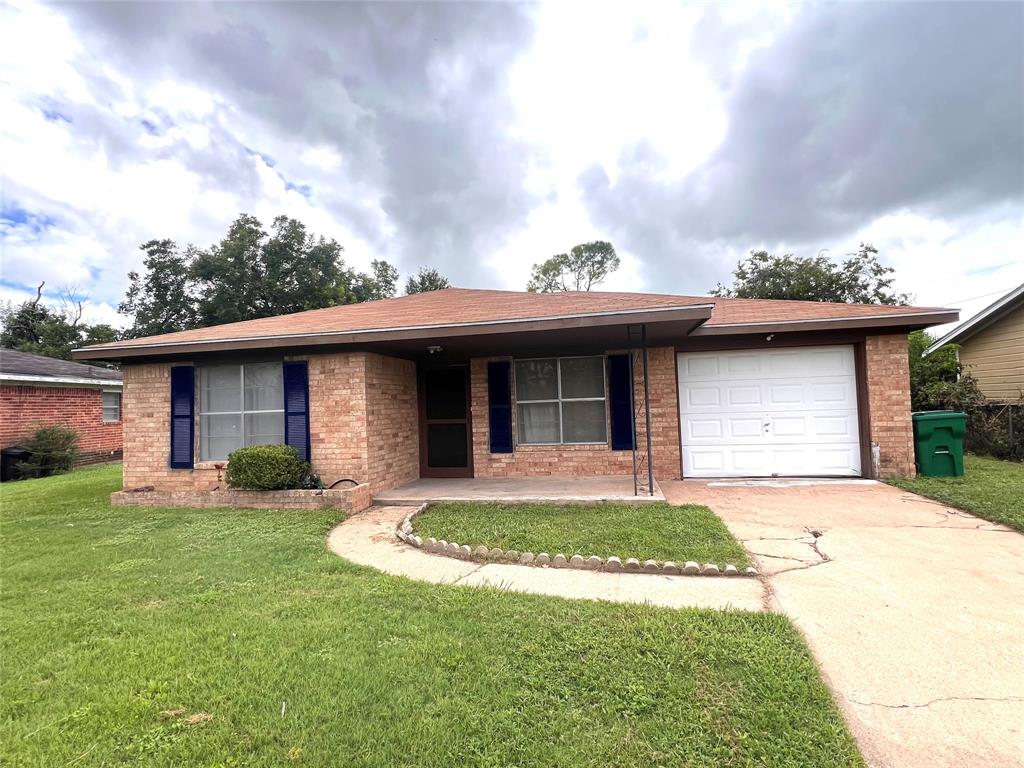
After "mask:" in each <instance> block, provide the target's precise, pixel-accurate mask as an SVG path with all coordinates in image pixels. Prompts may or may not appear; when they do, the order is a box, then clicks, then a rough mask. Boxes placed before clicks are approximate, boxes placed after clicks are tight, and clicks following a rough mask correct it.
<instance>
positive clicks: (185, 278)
mask: <svg viewBox="0 0 1024 768" xmlns="http://www.w3.org/2000/svg"><path fill="white" fill-rule="evenodd" d="M139 248H140V249H141V250H143V251H145V252H146V256H145V258H144V259H143V260H142V264H143V266H144V267H145V274H144V276H140V275H139V273H138V272H136V271H134V270H133V271H131V272H129V273H128V292H127V293H126V294H125V297H124V301H122V302H121V304H120V305H119V306H118V308H117V311H118V312H120V313H121V314H122V315H128V316H130V317H132V318H133V319H134V322H133V323H132V327H131V328H129V329H128V330H127V331H125V334H124V335H125V338H129V339H134V338H138V337H140V336H155V335H157V334H161V333H173V332H174V331H183V330H185V329H187V328H192V327H194V325H195V321H196V306H195V298H194V297H193V295H192V291H191V274H190V270H191V264H192V259H193V258H194V251H195V249H194V248H193V247H192V246H189V247H188V248H187V249H186V251H185V253H181V252H179V250H178V246H177V245H176V244H175V243H174V241H173V240H150V241H149V242H146V243H143V244H142V245H140V246H139Z"/></svg>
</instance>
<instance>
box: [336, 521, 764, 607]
mask: <svg viewBox="0 0 1024 768" xmlns="http://www.w3.org/2000/svg"><path fill="white" fill-rule="evenodd" d="M412 509H413V507H409V506H375V507H371V508H370V509H368V510H366V511H365V512H360V513H359V514H357V515H353V516H352V517H350V518H348V519H347V520H345V521H344V522H343V523H341V524H340V525H338V526H337V527H335V528H334V529H333V530H332V531H331V532H330V534H329V535H328V537H327V546H328V547H329V548H330V550H331V551H332V552H334V553H335V554H336V555H339V556H341V557H344V558H345V559H346V560H351V561H352V562H355V563H360V564H362V565H369V566H372V567H373V568H377V569H378V570H381V571H384V572H386V573H391V574H394V575H396V576H406V577H408V578H411V579H418V580H420V581H429V582H433V583H435V584H459V585H467V586H476V587H486V586H490V587H498V588H500V589H508V590H512V591H515V592H533V593H535V594H539V595H556V596H559V597H569V598H578V599H584V600H611V601H615V602H622V603H650V604H652V605H661V606H665V607H668V608H716V609H722V610H726V609H740V610H747V611H761V610H764V609H765V602H766V593H765V588H764V585H763V583H762V582H761V581H760V580H759V579H751V578H726V577H703V576H652V575H638V574H632V573H594V572H591V571H577V570H569V569H554V568H533V567H528V566H522V565H506V564H502V563H486V564H481V563H474V562H467V561H465V560H455V559H454V558H450V557H443V556H440V555H432V554H428V553H426V552H423V551H421V550H419V549H416V548H415V547H410V546H407V545H405V544H403V543H401V542H400V541H399V540H398V539H397V538H395V528H396V527H397V526H398V525H399V524H400V523H401V522H402V519H403V518H404V517H405V516H406V515H407V514H409V512H410V511H411V510H412ZM552 554H554V553H552Z"/></svg>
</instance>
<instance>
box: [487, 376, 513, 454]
mask: <svg viewBox="0 0 1024 768" xmlns="http://www.w3.org/2000/svg"><path fill="white" fill-rule="evenodd" d="M511 372H512V364H511V363H510V362H508V361H507V360H499V361H496V362H490V363H488V364H487V418H488V422H489V426H490V430H489V431H490V435H491V453H512V376H511Z"/></svg>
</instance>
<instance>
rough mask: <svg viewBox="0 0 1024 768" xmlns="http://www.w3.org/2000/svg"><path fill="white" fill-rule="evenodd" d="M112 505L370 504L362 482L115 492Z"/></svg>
mask: <svg viewBox="0 0 1024 768" xmlns="http://www.w3.org/2000/svg"><path fill="white" fill-rule="evenodd" d="M110 503H111V504H113V505H114V506H115V507H123V506H138V507H197V508H200V509H212V508H216V507H241V508H248V509H327V508H330V509H341V510H344V511H345V512H347V513H349V514H352V513H355V512H361V511H362V510H364V509H366V508H367V507H369V506H370V504H371V503H372V500H371V495H370V487H369V486H368V485H366V484H365V483H364V484H362V485H357V486H355V487H347V488H335V489H332V490H324V491H311V490H293V491H238V490H231V489H224V488H219V489H217V490H213V491H196V490H189V491H148V490H139V491H118V492H116V493H113V494H111V496H110Z"/></svg>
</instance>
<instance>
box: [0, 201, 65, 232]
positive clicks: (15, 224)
mask: <svg viewBox="0 0 1024 768" xmlns="http://www.w3.org/2000/svg"><path fill="white" fill-rule="evenodd" d="M56 223H57V221H56V219H54V218H52V217H50V216H47V215H46V214H45V213H32V212H31V211H27V210H25V209H24V208H22V207H21V206H19V205H8V204H6V203H4V204H3V207H0V237H4V236H6V235H7V233H8V231H9V230H11V229H16V228H17V229H28V230H29V231H30V232H32V234H36V235H37V234H39V233H40V232H43V231H45V230H47V229H49V228H50V227H52V226H53V225H54V224H56Z"/></svg>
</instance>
